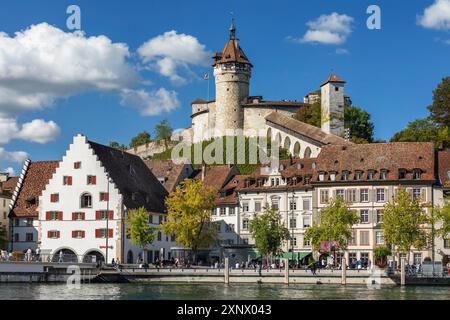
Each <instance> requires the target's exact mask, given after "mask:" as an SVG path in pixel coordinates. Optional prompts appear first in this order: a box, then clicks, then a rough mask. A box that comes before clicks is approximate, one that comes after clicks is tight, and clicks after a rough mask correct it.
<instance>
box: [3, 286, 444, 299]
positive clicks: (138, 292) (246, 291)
mask: <svg viewBox="0 0 450 320" xmlns="http://www.w3.org/2000/svg"><path fill="white" fill-rule="evenodd" d="M16 299H17V300H41V299H44V300H105V299H106V300H111V299H117V300H159V299H163V300H178V299H185V300H215V299H218V300H222V299H229V300H242V299H250V300H253V299H256V300H271V299H308V300H324V299H349V300H360V299H362V300H405V299H406V300H415V299H433V300H450V287H447V286H436V287H434V286H406V287H400V286H391V285H386V286H382V287H381V288H378V289H377V288H368V287H367V286H351V285H347V286H340V285H299V284H298V285H290V286H285V285H269V284H259V285H258V284H230V285H224V284H208V285H205V284H81V288H80V289H77V288H70V287H68V286H67V285H65V284H5V283H2V284H0V300H16Z"/></svg>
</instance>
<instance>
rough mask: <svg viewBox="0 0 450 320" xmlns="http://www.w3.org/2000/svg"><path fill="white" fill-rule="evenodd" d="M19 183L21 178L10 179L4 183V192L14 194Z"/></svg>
mask: <svg viewBox="0 0 450 320" xmlns="http://www.w3.org/2000/svg"><path fill="white" fill-rule="evenodd" d="M18 181H19V177H10V178H9V179H8V180H6V181H5V182H3V183H2V186H1V187H2V190H3V191H7V190H8V191H11V192H13V191H14V189H15V188H16V186H17V182H18Z"/></svg>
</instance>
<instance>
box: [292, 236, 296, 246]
mask: <svg viewBox="0 0 450 320" xmlns="http://www.w3.org/2000/svg"><path fill="white" fill-rule="evenodd" d="M291 246H292V247H296V246H297V238H295V237H294V238H291Z"/></svg>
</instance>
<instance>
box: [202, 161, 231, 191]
mask: <svg viewBox="0 0 450 320" xmlns="http://www.w3.org/2000/svg"><path fill="white" fill-rule="evenodd" d="M205 170H206V171H205V178H204V180H203V183H204V184H205V185H207V186H210V187H213V188H215V189H216V190H217V191H219V190H220V189H222V188H223V187H224V186H225V185H226V184H227V183H228V181H229V180H230V178H231V177H232V176H234V175H236V174H239V170H238V169H237V167H236V166H234V165H231V166H230V165H219V166H210V167H206V168H205ZM194 179H202V170H198V172H197V173H196V174H195V175H194Z"/></svg>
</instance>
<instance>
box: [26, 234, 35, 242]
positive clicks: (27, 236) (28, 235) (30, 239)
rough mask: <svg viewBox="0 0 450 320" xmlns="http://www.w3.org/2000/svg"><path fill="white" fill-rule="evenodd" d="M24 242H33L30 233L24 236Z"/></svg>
mask: <svg viewBox="0 0 450 320" xmlns="http://www.w3.org/2000/svg"><path fill="white" fill-rule="evenodd" d="M25 239H26V240H25V241H26V242H33V234H32V233H27V234H26V235H25Z"/></svg>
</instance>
